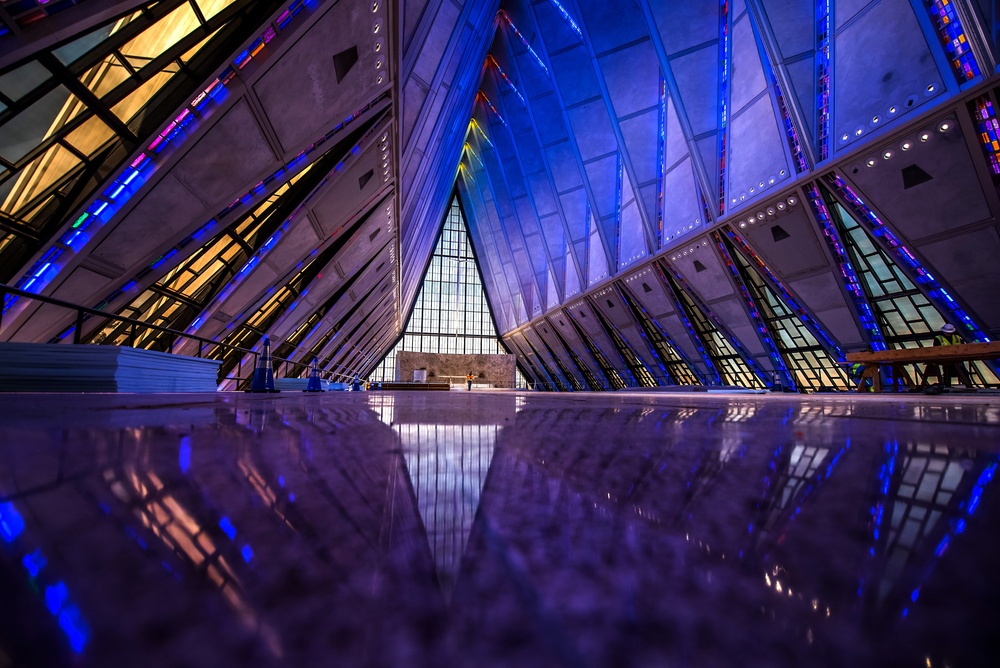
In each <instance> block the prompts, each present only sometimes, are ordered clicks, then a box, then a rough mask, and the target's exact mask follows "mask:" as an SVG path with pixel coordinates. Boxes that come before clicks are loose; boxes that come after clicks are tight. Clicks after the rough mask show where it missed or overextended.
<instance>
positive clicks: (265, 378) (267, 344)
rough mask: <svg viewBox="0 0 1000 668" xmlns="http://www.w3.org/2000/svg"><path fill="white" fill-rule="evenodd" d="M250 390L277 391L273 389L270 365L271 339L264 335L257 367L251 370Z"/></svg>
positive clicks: (272, 371)
mask: <svg viewBox="0 0 1000 668" xmlns="http://www.w3.org/2000/svg"><path fill="white" fill-rule="evenodd" d="M249 391H250V392H277V391H278V390H276V389H274V367H272V366H271V339H269V338H267V337H266V336H265V337H264V348H263V350H261V352H260V356H259V357H258V358H257V368H256V369H254V370H253V381H252V382H251V383H250V390H249Z"/></svg>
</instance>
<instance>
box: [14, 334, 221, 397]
mask: <svg viewBox="0 0 1000 668" xmlns="http://www.w3.org/2000/svg"><path fill="white" fill-rule="evenodd" d="M221 364H222V362H220V361H218V360H209V359H201V358H198V357H187V356H185V355H170V354H167V353H160V352H154V351H151V350H141V349H136V348H125V347H118V346H96V345H65V344H49V343H0V392H215V390H216V388H217V386H218V377H219V367H220V365H221Z"/></svg>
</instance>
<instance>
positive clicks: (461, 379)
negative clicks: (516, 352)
mask: <svg viewBox="0 0 1000 668" xmlns="http://www.w3.org/2000/svg"><path fill="white" fill-rule="evenodd" d="M396 368H397V369H398V371H399V380H401V381H403V382H409V381H412V380H413V371H414V369H427V381H428V382H437V383H442V382H450V383H454V384H456V385H459V384H464V383H465V374H467V373H469V372H470V371H471V372H472V375H474V376H475V377H476V380H475V381H473V383H474V384H475V385H489V386H490V387H514V369H515V358H514V356H513V355H446V354H444V353H410V352H399V353H397V354H396Z"/></svg>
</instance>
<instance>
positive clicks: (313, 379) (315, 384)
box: [305, 361, 323, 392]
mask: <svg viewBox="0 0 1000 668" xmlns="http://www.w3.org/2000/svg"><path fill="white" fill-rule="evenodd" d="M305 391H306V392H322V391H323V381H321V380H320V377H319V368H318V367H317V366H316V362H315V361H313V365H312V372H311V373H310V374H309V384H308V385H306V390H305Z"/></svg>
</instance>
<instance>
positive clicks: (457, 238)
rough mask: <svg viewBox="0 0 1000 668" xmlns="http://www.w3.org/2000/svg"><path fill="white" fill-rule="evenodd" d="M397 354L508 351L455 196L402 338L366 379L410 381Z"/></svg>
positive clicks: (460, 353) (492, 352) (499, 352)
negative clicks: (401, 374)
mask: <svg viewBox="0 0 1000 668" xmlns="http://www.w3.org/2000/svg"><path fill="white" fill-rule="evenodd" d="M399 351H407V352H419V353H448V354H456V355H503V354H506V353H507V351H506V350H504V348H503V346H502V345H501V344H500V338H499V337H498V336H497V331H496V328H495V327H494V325H493V318H492V316H491V314H490V306H489V303H488V302H487V301H486V293H485V292H484V290H483V285H482V282H481V281H480V280H479V269H478V267H477V266H476V256H475V255H474V254H473V252H472V244H470V243H469V234H468V229H467V228H466V225H465V217H464V216H463V215H462V209H461V207H460V206H459V204H458V198H454V199H452V201H451V206H450V207H449V208H448V212H447V213H446V214H445V218H444V229H443V230H442V231H441V236H440V238H439V239H438V243H437V247H436V248H435V249H434V255H433V256H432V257H431V263H430V266H429V267H428V268H427V274H426V275H425V276H424V283H423V286H421V288H420V294H418V295H417V301H416V303H415V304H414V307H413V313H412V315H411V316H410V321H409V323H408V324H407V326H406V331H405V333H404V334H403V338H402V339H400V340H399V342H398V343H397V344H396V346H395V347H394V348H393V349H392V350H391V351H389V354H388V355H386V357H385V359H384V360H382V362H381V363H380V364H379V365H378V366H377V367H375V369H374V370H373V371H372V372H371V374H369V376H368V379H369V380H373V381H392V380H409V379H405V378H404V379H399V378H397V375H396V374H397V370H396V353H397V352H399ZM518 375H520V373H518Z"/></svg>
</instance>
